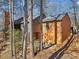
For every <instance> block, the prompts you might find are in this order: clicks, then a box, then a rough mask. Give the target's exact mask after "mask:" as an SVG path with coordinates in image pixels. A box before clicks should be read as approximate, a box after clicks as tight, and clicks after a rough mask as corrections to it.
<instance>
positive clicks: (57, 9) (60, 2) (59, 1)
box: [0, 0, 79, 19]
mask: <svg viewBox="0 0 79 59" xmlns="http://www.w3.org/2000/svg"><path fill="white" fill-rule="evenodd" d="M0 1H1V0H0ZM4 1H5V0H4ZM38 1H39V0H36V1H35V2H36V3H37V4H38V5H40V3H39V2H38ZM76 1H77V5H78V10H79V0H76ZM35 2H34V3H35ZM14 4H15V5H16V7H15V19H18V18H20V17H22V16H23V12H22V11H23V9H22V0H14ZM37 4H35V5H34V6H33V17H34V18H35V17H37V16H39V14H40V11H39V10H40V9H39V6H37ZM43 6H44V13H45V15H46V16H57V15H58V14H60V13H66V12H68V13H70V12H71V13H72V12H73V9H71V8H72V2H71V0H45V1H44V5H43ZM4 8H8V7H7V6H6V4H5V5H4ZM77 12H78V13H79V11H77ZM1 15H2V11H0V16H1Z"/></svg>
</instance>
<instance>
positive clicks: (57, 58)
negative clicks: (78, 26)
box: [49, 35, 74, 59]
mask: <svg viewBox="0 0 79 59" xmlns="http://www.w3.org/2000/svg"><path fill="white" fill-rule="evenodd" d="M73 36H74V35H72V36H71V38H70V39H69V40H68V41H67V43H66V44H65V45H64V46H63V47H62V48H60V49H59V50H58V51H56V52H55V53H53V54H52V55H51V56H50V57H49V59H60V58H61V57H62V56H63V54H64V52H65V51H66V50H67V49H68V47H69V46H70V44H71V43H72V42H73V40H74V38H73Z"/></svg>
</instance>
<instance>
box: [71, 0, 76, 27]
mask: <svg viewBox="0 0 79 59" xmlns="http://www.w3.org/2000/svg"><path fill="white" fill-rule="evenodd" d="M71 1H72V5H73V10H74V20H75V26H77V16H76V15H77V4H76V0H71Z"/></svg>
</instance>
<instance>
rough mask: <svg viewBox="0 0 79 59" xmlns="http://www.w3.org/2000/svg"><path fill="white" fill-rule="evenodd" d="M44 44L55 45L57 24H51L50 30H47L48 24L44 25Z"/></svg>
mask: <svg viewBox="0 0 79 59" xmlns="http://www.w3.org/2000/svg"><path fill="white" fill-rule="evenodd" d="M43 42H46V43H51V44H55V23H54V22H49V29H48V30H47V28H46V23H43Z"/></svg>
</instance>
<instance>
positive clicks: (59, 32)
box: [57, 22, 62, 44]
mask: <svg viewBox="0 0 79 59" xmlns="http://www.w3.org/2000/svg"><path fill="white" fill-rule="evenodd" d="M57 44H62V26H61V22H57Z"/></svg>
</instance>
